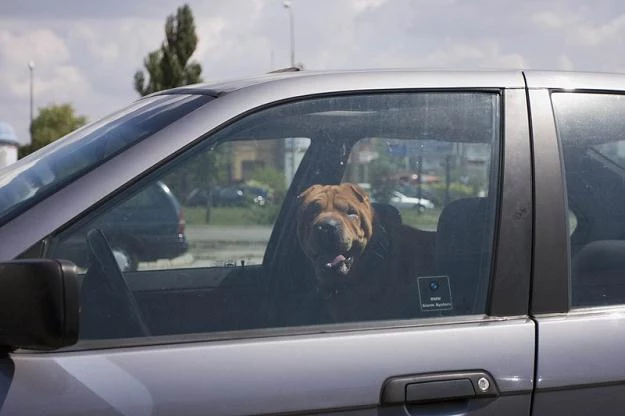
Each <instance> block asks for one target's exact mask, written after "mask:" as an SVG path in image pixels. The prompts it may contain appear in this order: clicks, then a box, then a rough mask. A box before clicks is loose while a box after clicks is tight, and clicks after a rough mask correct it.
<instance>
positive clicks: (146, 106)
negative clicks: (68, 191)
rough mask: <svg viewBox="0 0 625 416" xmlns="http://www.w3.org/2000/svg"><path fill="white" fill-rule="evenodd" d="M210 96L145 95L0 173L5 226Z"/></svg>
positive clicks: (0, 218)
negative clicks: (29, 208) (143, 97)
mask: <svg viewBox="0 0 625 416" xmlns="http://www.w3.org/2000/svg"><path fill="white" fill-rule="evenodd" d="M211 99H212V97H210V96H193V95H182V94H181V95H170V96H155V97H149V98H145V99H142V100H140V101H138V102H137V103H134V104H133V105H131V106H129V107H128V108H126V109H125V110H122V111H120V112H118V113H116V114H113V115H112V116H110V117H108V118H106V119H104V120H103V121H100V122H97V123H93V124H91V125H89V126H86V127H83V128H81V129H79V130H76V131H75V132H73V133H70V134H69V135H67V136H65V137H63V138H61V139H59V140H57V141H55V142H53V143H51V144H50V145H49V146H46V147H45V148H43V149H40V150H39V151H37V152H35V153H33V154H32V155H29V156H28V157H25V158H24V159H21V160H19V161H18V162H17V163H15V164H13V165H10V166H9V167H7V168H6V169H4V170H3V171H2V172H1V173H0V224H3V223H5V222H7V221H9V220H10V219H11V218H13V217H14V216H16V215H18V214H19V213H20V212H22V211H23V210H25V209H28V207H30V206H32V205H34V204H36V203H37V202H38V201H41V200H42V199H44V198H46V197H47V196H48V195H50V194H52V193H54V192H57V191H58V190H59V189H60V188H62V187H64V186H66V185H67V184H68V183H70V182H71V181H73V180H74V179H75V178H77V177H79V176H81V175H83V174H84V173H85V172H88V171H90V170H92V169H94V168H95V167H97V166H98V165H99V164H101V163H103V162H104V161H106V160H108V159H110V158H111V157H113V156H115V155H116V154H117V153H119V152H120V151H122V150H124V149H126V148H128V147H130V146H132V145H134V144H136V143H138V142H139V141H141V140H143V139H145V138H146V137H148V136H150V135H152V134H154V133H156V132H157V131H159V130H161V129H163V128H164V127H165V126H167V125H169V124H171V123H173V122H174V121H176V120H177V119H179V118H180V117H182V116H184V115H186V114H188V113H190V112H191V111H193V110H195V109H197V108H198V107H200V106H201V105H203V104H205V103H206V102H208V101H209V100H211Z"/></svg>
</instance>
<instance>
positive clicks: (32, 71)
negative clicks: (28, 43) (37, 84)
mask: <svg viewBox="0 0 625 416" xmlns="http://www.w3.org/2000/svg"><path fill="white" fill-rule="evenodd" d="M28 71H29V72H30V124H29V126H28V131H29V132H30V142H31V143H32V142H33V131H32V128H33V116H34V114H33V113H34V101H35V99H34V95H35V93H34V90H33V73H34V72H35V63H34V62H33V61H30V62H29V63H28Z"/></svg>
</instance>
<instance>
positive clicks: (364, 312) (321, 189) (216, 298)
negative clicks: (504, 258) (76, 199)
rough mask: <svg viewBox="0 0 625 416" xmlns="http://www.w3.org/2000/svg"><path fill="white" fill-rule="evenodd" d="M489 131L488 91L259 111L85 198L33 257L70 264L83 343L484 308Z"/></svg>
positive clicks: (495, 104)
mask: <svg viewBox="0 0 625 416" xmlns="http://www.w3.org/2000/svg"><path fill="white" fill-rule="evenodd" d="M499 126H500V97H499V94H497V93H490V92H488V93H487V92H415V93H394V94H391V93H387V94H357V95H345V96H333V97H319V98H308V99H302V100H299V101H294V102H289V103H286V104H280V105H276V106H273V107H269V108H265V109H263V110H260V111H257V112H254V113H252V114H249V115H247V116H246V117H243V118H241V119H239V120H238V121H236V122H234V123H232V124H230V125H228V126H226V127H225V128H223V129H222V130H220V131H218V132H216V133H214V134H212V135H210V136H209V137H207V138H205V139H203V140H202V141H201V142H200V143H199V144H197V145H195V146H194V147H192V148H190V149H188V150H186V151H185V152H184V153H183V154H181V155H179V156H177V157H176V158H174V159H173V160H170V161H168V162H166V163H164V164H163V165H162V166H160V167H158V168H157V169H156V170H155V171H153V172H151V173H149V174H148V175H146V176H144V177H143V178H142V179H141V180H139V181H138V182H136V183H134V184H132V185H131V186H130V187H128V188H126V189H124V190H121V191H120V192H118V193H116V194H115V195H113V196H112V197H111V198H110V199H109V200H108V201H106V202H105V203H103V204H100V205H99V206H97V207H94V209H93V210H92V212H90V213H89V214H88V215H86V216H84V217H83V218H81V219H79V220H77V221H76V222H74V223H73V224H71V225H70V226H69V227H67V228H65V229H63V230H60V231H59V232H58V233H56V234H55V235H53V236H52V237H51V238H50V239H49V241H48V244H47V253H46V255H47V256H49V257H63V258H66V259H70V260H73V261H74V262H76V263H78V264H79V265H80V267H81V270H82V271H83V279H84V282H83V285H82V297H83V310H82V312H81V313H82V316H81V319H82V321H81V335H80V336H81V339H83V340H93V339H107V338H108V339H111V338H127V337H144V336H148V335H149V336H156V335H186V334H198V333H209V334H216V333H219V334H221V333H223V332H224V331H225V332H227V333H229V332H231V331H241V330H259V329H277V328H286V327H288V328H293V327H309V326H310V325H326V324H329V325H332V324H345V323H348V322H383V321H387V320H397V319H422V318H423V319H425V318H433V317H453V316H463V315H482V314H484V313H485V311H486V294H487V293H488V282H489V280H490V273H491V263H492V247H493V239H494V238H493V234H494V224H495V212H496V206H497V198H498V195H497V189H498V177H499V166H498V160H499V157H500V156H499V155H500V153H499V152H500V150H501V146H500V140H501V137H500V135H501V132H500V128H499ZM155 197H157V199H158V200H159V201H160V202H157V199H155ZM254 333H256V332H254Z"/></svg>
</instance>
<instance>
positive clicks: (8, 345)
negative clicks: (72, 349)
mask: <svg viewBox="0 0 625 416" xmlns="http://www.w3.org/2000/svg"><path fill="white" fill-rule="evenodd" d="M77 272H78V268H77V266H76V265H75V264H73V263H71V262H68V261H65V260H52V259H33V260H15V261H10V262H6V263H0V352H6V351H12V350H14V349H17V348H27V349H36V350H52V349H56V348H61V347H66V346H69V345H73V344H75V343H76V341H77V340H78V323H79V302H80V300H79V287H78V280H77Z"/></svg>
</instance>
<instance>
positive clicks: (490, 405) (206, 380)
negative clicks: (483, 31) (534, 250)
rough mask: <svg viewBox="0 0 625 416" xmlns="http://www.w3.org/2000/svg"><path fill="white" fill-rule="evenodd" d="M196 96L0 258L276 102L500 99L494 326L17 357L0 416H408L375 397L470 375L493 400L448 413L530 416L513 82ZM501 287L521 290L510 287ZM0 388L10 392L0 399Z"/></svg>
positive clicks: (309, 79)
mask: <svg viewBox="0 0 625 416" xmlns="http://www.w3.org/2000/svg"><path fill="white" fill-rule="evenodd" d="M193 88H198V87H193ZM202 88H206V89H207V90H209V89H210V91H211V94H213V93H214V94H217V95H220V96H219V98H217V99H215V100H213V101H211V102H209V103H207V104H205V105H204V106H202V107H200V108H199V109H197V110H195V111H194V112H192V113H190V114H188V115H187V116H185V117H183V118H181V119H179V120H178V121H176V122H174V123H172V124H171V125H169V126H168V127H166V128H165V129H163V130H161V131H159V132H158V133H156V134H154V135H152V136H150V137H148V138H146V139H145V140H143V141H141V142H139V143H137V144H135V145H134V146H132V147H130V148H129V149H127V150H125V151H124V152H123V153H121V154H119V155H117V156H115V157H114V158H112V159H111V160H109V161H107V162H106V163H104V164H103V165H101V166H99V167H98V168H96V169H94V170H93V171H91V172H89V173H87V174H86V175H84V176H82V177H81V178H78V179H77V180H76V181H75V182H73V183H71V184H69V185H68V186H67V187H65V188H63V189H61V190H60V191H59V192H58V193H56V194H55V195H52V196H50V197H49V198H47V199H46V200H44V201H42V202H41V203H40V204H38V205H36V206H34V207H33V208H31V209H29V210H28V211H26V212H24V213H23V214H22V215H20V216H19V217H16V218H14V219H13V220H12V221H10V222H8V223H7V224H5V225H4V226H2V227H0V235H7V234H6V233H8V235H14V236H15V237H14V238H12V241H7V240H4V239H0V260H10V259H13V258H14V257H16V256H19V255H20V254H22V253H23V252H24V251H25V250H27V249H28V248H29V247H31V246H32V245H33V244H35V243H37V242H38V241H40V240H41V239H43V238H44V237H46V236H48V235H50V234H51V233H53V232H55V231H56V230H58V229H60V228H62V227H64V226H66V225H68V224H72V223H74V222H75V221H77V220H78V219H80V217H81V216H83V215H85V213H87V212H89V211H91V210H92V209H95V208H97V206H98V205H99V204H101V203H103V202H104V201H106V200H107V199H108V198H110V197H111V196H112V195H115V194H117V193H119V192H120V191H121V190H123V189H124V188H126V187H127V186H130V185H131V184H132V183H134V182H135V181H137V180H140V179H141V178H142V177H143V176H145V175H146V174H147V172H150V171H151V170H153V169H156V168H157V167H158V166H160V165H162V164H163V163H165V162H167V161H168V160H170V159H171V158H172V157H174V156H175V155H177V154H179V153H180V152H181V151H183V150H184V149H186V148H188V147H190V146H192V145H193V144H194V143H196V142H198V141H199V140H201V139H202V138H203V137H205V136H206V135H207V134H210V133H211V132H214V131H215V130H216V129H218V128H220V127H222V126H224V125H227V124H228V123H229V122H230V121H232V120H236V119H238V118H240V117H243V116H245V115H246V114H248V113H250V112H252V111H254V110H256V109H259V108H264V107H266V106H269V105H271V104H273V103H278V102H285V101H288V100H293V99H296V98H301V97H309V96H314V95H334V94H343V93H350V92H362V91H367V92H371V91H378V92H389V91H412V90H420V89H423V90H439V89H452V90H462V91H472V90H474V89H475V90H478V91H479V90H488V91H497V92H500V93H501V95H502V96H503V97H504V100H503V102H504V105H505V107H504V108H503V110H504V112H505V113H504V114H502V119H503V120H504V126H503V127H504V128H503V131H504V136H505V138H504V140H505V141H506V142H505V143H504V144H505V145H504V146H503V150H504V154H503V155H502V156H501V157H502V161H505V163H503V167H502V172H501V173H502V178H503V184H504V185H500V187H501V186H504V187H505V188H504V189H502V192H501V195H502V201H501V205H500V206H499V207H498V211H497V212H498V214H497V215H498V217H497V222H498V225H497V227H496V233H497V234H496V235H497V237H496V239H495V240H496V241H495V242H493V246H495V247H496V248H497V251H496V253H495V254H496V255H495V256H494V259H493V270H495V273H494V275H493V277H492V284H493V287H492V290H491V293H490V299H489V301H490V303H489V312H490V313H491V314H492V315H493V317H485V316H481V315H480V316H470V317H466V316H464V317H449V318H443V319H434V320H413V321H407V322H397V323H384V324H380V325H379V324H377V323H364V324H361V325H351V326H350V325H344V326H343V327H338V328H337V327H323V326H322V327H319V328H307V329H306V330H302V329H300V328H296V329H294V330H292V331H287V332H286V334H280V335H275V334H272V332H271V331H264V332H263V331H260V332H258V333H254V334H253V335H248V336H247V337H243V336H242V337H240V338H237V336H238V335H239V334H231V335H230V339H225V340H224V339H216V337H215V336H214V335H213V334H198V335H197V336H189V338H188V339H183V340H181V339H180V337H170V338H167V337H162V338H159V337H153V338H147V339H146V340H145V341H144V344H145V345H142V344H141V342H138V343H128V344H126V345H123V346H115V345H111V346H110V348H106V349H104V348H100V349H98V348H94V349H90V348H89V347H88V345H82V346H80V348H81V349H82V350H76V351H59V352H53V353H46V354H40V353H36V354H35V353H16V354H13V355H11V359H10V360H2V359H0V364H2V365H4V364H6V363H7V362H8V361H10V364H11V365H5V366H4V367H2V366H0V372H1V373H0V374H1V375H4V376H5V377H4V379H3V380H4V381H0V403H2V401H3V399H4V402H3V404H2V405H1V406H2V407H1V408H0V415H2V416H4V415H12V414H37V413H47V414H58V415H62V414H67V413H70V414H71V413H81V412H84V413H95V414H102V415H106V414H129V415H130V414H133V415H134V414H160V415H168V414H172V415H173V414H189V415H192V414H206V413H212V414H221V415H246V414H276V413H292V412H297V413H301V414H307V413H312V414H351V413H352V412H353V413H354V414H381V413H384V414H386V415H394V414H397V415H405V414H406V411H407V410H406V406H403V405H400V406H388V407H384V408H381V407H380V394H381V391H382V388H383V385H384V383H385V382H386V381H387V380H388V379H389V378H391V377H399V376H410V375H422V374H432V373H436V374H439V373H440V374H447V373H451V372H464V371H476V370H479V371H485V372H487V373H489V374H490V375H491V376H492V377H493V379H494V381H495V383H496V385H497V388H498V389H499V391H500V393H501V395H500V396H499V397H496V398H487V399H479V400H466V401H459V403H455V404H454V405H457V406H460V407H459V408H456V411H461V412H465V413H466V414H471V415H473V414H475V415H495V414H509V415H528V414H529V412H530V405H531V399H532V397H531V396H532V389H533V386H534V363H535V346H536V339H535V336H536V331H535V324H534V322H533V321H532V320H531V319H530V318H529V317H528V316H527V305H528V304H529V296H530V295H529V278H530V276H529V265H525V266H521V267H517V268H515V270H513V271H511V270H510V262H509V261H508V259H509V258H510V257H514V258H519V259H528V258H529V257H530V253H531V247H530V245H529V244H528V241H529V239H530V237H531V234H532V224H531V219H532V212H531V161H530V160H529V137H528V134H527V128H528V114H527V107H526V101H525V90H524V80H523V73H522V72H520V71H510V72H506V71H504V72H485V73H472V72H469V73H463V72H419V71H415V72H411V71H382V72H374V73H365V72H358V71H355V72H345V73H338V74H316V73H312V74H309V75H307V74H304V75H301V74H298V75H291V74H289V75H286V76H283V77H282V76H270V77H269V79H267V80H264V81H262V82H260V81H246V82H243V83H237V82H233V83H229V84H222V85H217V84H215V85H213V86H206V87H202ZM504 88H507V89H504ZM184 91H185V89H184V88H182V89H180V90H178V91H177V92H173V93H180V92H184ZM523 156H525V157H523ZM508 189H513V190H514V192H511V191H509V190H508ZM68 201H71V203H68ZM50 212H54V213H55V215H54V216H51V215H49V214H48V213H50ZM42 219H43V220H42ZM510 276H512V277H514V278H515V279H517V280H519V281H512V282H511V281H510V280H511V279H510ZM512 280H514V279H512ZM144 285H147V284H146V283H144ZM155 285H156V284H155ZM493 305H497V306H496V307H495V306H493ZM502 305H505V306H502ZM3 361H4V362H3ZM102 375H104V376H102ZM1 383H4V386H6V393H5V397H2V396H1V394H2V391H3V389H2V388H3V385H2V384H1ZM437 405H438V404H435V405H434V406H437ZM444 409H445V408H444V406H443V407H439V408H437V411H438V412H439V413H440V412H443V411H444ZM417 410H418V409H417ZM421 411H423V409H421Z"/></svg>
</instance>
